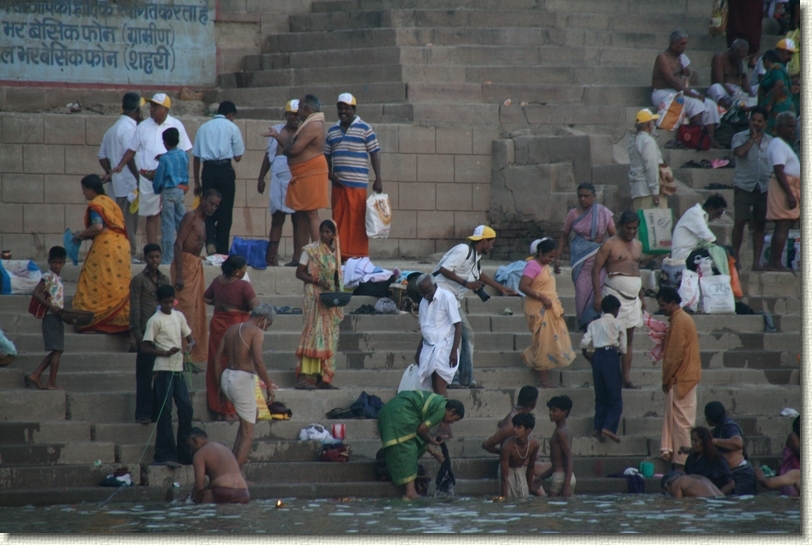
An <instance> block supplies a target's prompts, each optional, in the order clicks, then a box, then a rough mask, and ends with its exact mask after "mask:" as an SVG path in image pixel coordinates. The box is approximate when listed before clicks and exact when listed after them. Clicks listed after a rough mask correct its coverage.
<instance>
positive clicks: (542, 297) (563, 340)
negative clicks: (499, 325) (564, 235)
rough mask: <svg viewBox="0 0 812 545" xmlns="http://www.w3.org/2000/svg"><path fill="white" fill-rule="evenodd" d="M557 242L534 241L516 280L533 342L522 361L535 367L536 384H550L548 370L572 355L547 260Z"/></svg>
mask: <svg viewBox="0 0 812 545" xmlns="http://www.w3.org/2000/svg"><path fill="white" fill-rule="evenodd" d="M555 249H556V243H555V241H554V240H553V239H551V238H549V237H544V238H543V239H541V240H540V241H539V243H538V244H537V249H536V253H535V255H534V256H533V259H531V260H530V261H528V262H527V265H526V266H525V268H524V272H523V273H522V279H521V281H520V282H519V291H521V292H522V293H524V294H525V295H526V296H527V297H525V300H524V315H525V318H526V319H527V326H528V327H529V328H530V333H532V334H533V344H531V345H530V346H529V347H528V348H527V350H525V351H524V352H523V353H522V360H524V363H525V365H527V366H528V367H531V368H533V369H535V370H536V371H538V374H539V385H540V386H541V387H542V388H549V387H550V383H549V381H548V380H547V371H548V370H550V369H557V368H560V367H567V366H568V365H569V364H571V363H572V360H574V359H575V353H574V352H573V350H572V343H571V342H570V334H569V331H567V322H566V320H565V319H564V307H563V306H561V301H559V300H558V294H557V293H556V291H555V277H554V276H553V272H552V269H550V263H552V262H553V261H554V260H555Z"/></svg>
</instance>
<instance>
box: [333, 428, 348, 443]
mask: <svg viewBox="0 0 812 545" xmlns="http://www.w3.org/2000/svg"><path fill="white" fill-rule="evenodd" d="M345 435H346V428H345V426H344V424H333V437H334V438H336V439H338V440H339V441H343V440H344V437H345Z"/></svg>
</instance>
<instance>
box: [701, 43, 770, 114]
mask: <svg viewBox="0 0 812 545" xmlns="http://www.w3.org/2000/svg"><path fill="white" fill-rule="evenodd" d="M749 47H750V46H749V45H748V44H747V40H743V39H741V38H739V39H737V40H735V41H734V42H733V43H732V44H731V45H730V47H729V48H728V49H727V50H726V51H722V52H720V53H716V54H715V55H714V56H713V60H712V61H711V82H712V83H713V85H711V86H710V87H709V88H708V96H709V97H711V98H712V99H713V100H714V101H715V102H717V103H718V104H720V105H721V106H722V107H724V108H727V109H730V107H731V106H733V105H736V104H739V103H741V102H744V103H745V104H746V105H747V106H754V105H755V103H756V102H757V100H756V99H755V98H753V99H752V100H751V97H752V96H753V95H754V94H755V93H754V92H753V90H751V88H750V84H749V82H748V79H747V70H746V69H745V67H744V64H743V61H744V58H745V57H746V56H747V50H748V49H749ZM757 89H758V88H756V90H757Z"/></svg>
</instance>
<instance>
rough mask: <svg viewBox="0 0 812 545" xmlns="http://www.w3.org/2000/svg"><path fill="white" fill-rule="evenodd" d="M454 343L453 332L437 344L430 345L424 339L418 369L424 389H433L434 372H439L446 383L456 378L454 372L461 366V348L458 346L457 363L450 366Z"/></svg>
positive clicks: (418, 375)
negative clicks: (432, 377) (449, 361)
mask: <svg viewBox="0 0 812 545" xmlns="http://www.w3.org/2000/svg"><path fill="white" fill-rule="evenodd" d="M453 345H454V335H453V334H452V335H451V336H450V337H448V338H446V339H444V340H442V341H440V342H438V343H437V344H435V345H430V344H427V343H426V342H425V341H423V348H422V349H421V350H420V365H419V366H418V371H417V377H418V379H420V387H421V388H422V389H423V390H428V391H431V389H432V386H431V375H432V373H437V375H438V376H439V377H440V378H442V379H443V380H444V381H445V382H446V384H451V381H452V380H453V379H454V374H455V373H456V372H457V368H458V367H459V366H460V353H459V348H457V365H455V366H454V367H449V366H448V359H449V358H450V357H451V347H452V346H453Z"/></svg>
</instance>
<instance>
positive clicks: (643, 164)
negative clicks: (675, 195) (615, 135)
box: [628, 109, 668, 210]
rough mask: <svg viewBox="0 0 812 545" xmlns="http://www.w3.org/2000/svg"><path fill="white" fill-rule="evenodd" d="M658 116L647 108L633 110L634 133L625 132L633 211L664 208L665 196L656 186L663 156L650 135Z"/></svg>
mask: <svg viewBox="0 0 812 545" xmlns="http://www.w3.org/2000/svg"><path fill="white" fill-rule="evenodd" d="M659 117H660V116H658V115H657V114H652V113H651V112H650V111H649V110H647V109H642V110H640V111H639V112H637V115H636V116H635V118H634V125H635V128H636V131H635V132H632V133H630V134H629V144H628V151H629V161H630V163H629V190H630V192H631V194H632V201H633V202H634V209H635V210H645V209H647V208H668V199H667V198H666V196H665V194H664V193H663V189H664V188H663V187H661V185H660V165H661V164H665V163H664V162H663V155H662V153H660V148H659V147H658V146H657V141H656V140H654V138H652V136H651V133H653V132H654V120H655V119H659Z"/></svg>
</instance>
